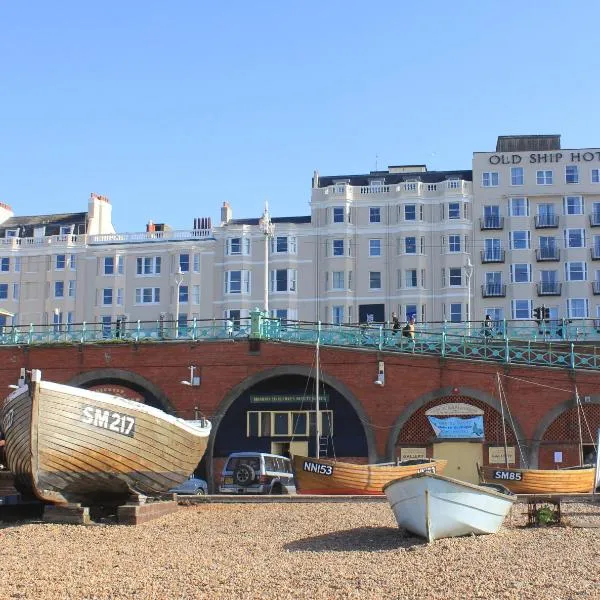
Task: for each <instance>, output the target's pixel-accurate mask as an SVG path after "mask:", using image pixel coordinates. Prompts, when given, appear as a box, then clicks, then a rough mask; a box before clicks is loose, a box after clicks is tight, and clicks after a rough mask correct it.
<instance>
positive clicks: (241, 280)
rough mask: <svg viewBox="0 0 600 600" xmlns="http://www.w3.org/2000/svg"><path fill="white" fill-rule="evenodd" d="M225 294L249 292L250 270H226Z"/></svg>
mask: <svg viewBox="0 0 600 600" xmlns="http://www.w3.org/2000/svg"><path fill="white" fill-rule="evenodd" d="M225 293H226V294H249V293H250V271H247V270H243V271H226V272H225Z"/></svg>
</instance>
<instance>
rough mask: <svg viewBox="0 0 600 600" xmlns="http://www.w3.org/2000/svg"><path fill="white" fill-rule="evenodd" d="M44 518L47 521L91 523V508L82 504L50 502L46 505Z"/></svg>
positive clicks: (78, 523)
mask: <svg viewBox="0 0 600 600" xmlns="http://www.w3.org/2000/svg"><path fill="white" fill-rule="evenodd" d="M42 520H43V521H44V522H45V523H70V524H72V525H89V524H90V523H91V522H92V521H91V519H90V509H89V507H88V506H81V504H48V505H46V506H44V514H43V516H42Z"/></svg>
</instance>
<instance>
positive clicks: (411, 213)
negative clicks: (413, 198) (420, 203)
mask: <svg viewBox="0 0 600 600" xmlns="http://www.w3.org/2000/svg"><path fill="white" fill-rule="evenodd" d="M404 220H405V221H416V220H417V206H416V204H406V205H405V206H404Z"/></svg>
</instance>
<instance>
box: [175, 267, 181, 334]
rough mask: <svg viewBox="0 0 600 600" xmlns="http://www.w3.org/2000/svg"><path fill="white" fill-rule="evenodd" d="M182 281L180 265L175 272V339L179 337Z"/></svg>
mask: <svg viewBox="0 0 600 600" xmlns="http://www.w3.org/2000/svg"><path fill="white" fill-rule="evenodd" d="M182 282H183V271H182V270H181V265H180V266H179V268H178V269H177V273H175V286H176V288H177V289H176V290H175V339H177V338H178V337H179V288H180V287H181V283H182Z"/></svg>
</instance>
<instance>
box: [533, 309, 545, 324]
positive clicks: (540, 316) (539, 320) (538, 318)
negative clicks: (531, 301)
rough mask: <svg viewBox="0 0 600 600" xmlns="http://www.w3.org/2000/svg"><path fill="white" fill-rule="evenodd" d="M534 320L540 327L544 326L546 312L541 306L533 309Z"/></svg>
mask: <svg viewBox="0 0 600 600" xmlns="http://www.w3.org/2000/svg"><path fill="white" fill-rule="evenodd" d="M533 318H534V319H535V322H536V323H537V324H538V325H541V324H542V319H543V318H544V312H543V310H542V307H541V306H538V307H537V308H534V309H533Z"/></svg>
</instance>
